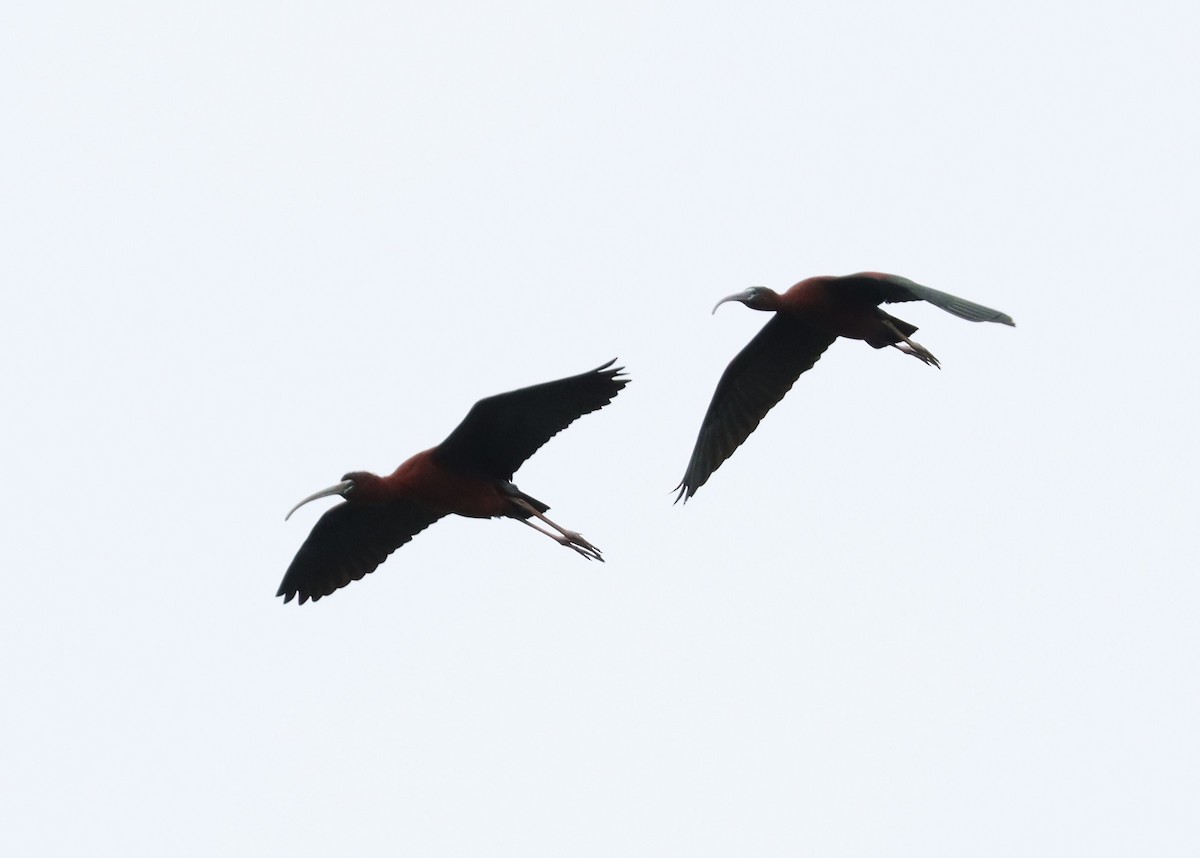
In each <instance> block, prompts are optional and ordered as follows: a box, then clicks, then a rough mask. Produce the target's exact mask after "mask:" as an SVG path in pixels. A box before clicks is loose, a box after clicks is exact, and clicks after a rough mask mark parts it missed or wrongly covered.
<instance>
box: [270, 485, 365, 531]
mask: <svg viewBox="0 0 1200 858" xmlns="http://www.w3.org/2000/svg"><path fill="white" fill-rule="evenodd" d="M352 488H354V480H342V481H341V482H340V483H338V484H337V485H336V486H330V487H329V488H327V489H321V490H320V491H319V492H317V493H316V494H311V495H309V496H308V497H306V498H305V499H304V500H302V501H300V503H298V504H296V505H295V506H294V507H292V509H291V511H290V512H288V514H287V515H285V516H284V517H283V520H284V521H287V520H288V519H289V518H291V517H292V513H293V512H295V511H296V510H298V509H300V507H302V506H304V505H305V504H306V503H308V502H309V501H315V500H316V499H317V498H327V497H329V496H330V495H344V494H346V492H348V491H350V489H352Z"/></svg>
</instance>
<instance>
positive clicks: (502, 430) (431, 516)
mask: <svg viewBox="0 0 1200 858" xmlns="http://www.w3.org/2000/svg"><path fill="white" fill-rule="evenodd" d="M613 363H615V361H609V362H608V363H606V364H605V365H604V366H601V367H597V368H596V369H594V370H592V371H591V372H585V373H581V374H580V375H574V376H571V377H570V378H562V379H558V380H557V381H550V382H546V383H545V384H538V385H534V386H532V387H524V388H521V389H520V390H513V391H509V392H508V393H501V394H499V395H497V396H489V397H488V398H487V399H481V400H480V401H479V402H477V403H475V405H474V407H473V408H471V410H470V411H469V412H468V413H467V416H466V417H465V418H464V419H463V421H462V423H460V424H458V427H457V428H456V429H455V430H454V431H453V432H451V433H450V435H449V436H448V437H447V438H446V440H444V441H443V442H442V443H441V444H439V445H437V446H436V447H433V448H432V449H429V450H425V451H423V452H421V453H417V454H416V455H415V456H413V457H412V458H410V459H409V460H408V461H406V462H404V464H402V465H401V466H400V467H398V468H397V469H396V470H395V472H394V473H392V474H391V475H390V476H387V477H379V476H376V475H375V474H369V473H365V472H362V471H355V472H353V473H349V474H346V475H345V476H344V477H342V481H341V482H339V483H338V484H337V485H334V486H330V487H329V488H327V489H323V490H322V491H319V492H317V493H316V494H313V495H310V496H309V497H306V498H305V499H304V500H302V501H300V503H298V504H296V506H295V507H293V508H292V511H291V512H289V513H288V517H289V518H290V517H291V515H292V513H293V512H295V511H296V510H297V509H299V508H300V507H302V506H304V504H306V503H308V502H309V501H311V500H316V499H317V498H321V497H326V496H328V495H341V496H342V498H344V501H343V502H342V503H340V504H338V505H337V506H335V507H333V508H332V509H330V510H329V511H328V512H326V513H325V514H324V515H322V516H321V518H320V519H318V521H317V523H316V525H315V526H314V527H313V529H312V533H310V534H309V536H308V539H306V540H305V542H304V544H303V545H302V546H300V550H299V552H297V554H296V558H295V559H294V560H293V561H292V564H291V566H289V567H288V570H287V572H286V574H284V576H283V583H281V584H280V585H279V592H278V593H276V595H277V596H283V597H284V598H283V601H284V602H290V601H291V600H292V598H293V597H294V596H296V595H299V596H300V604H303V603H304V602H306V601H307V600H308V599H312V600H313V601H314V602H315V601H317V600H318V599H320V598H321V597H322V596H328V595H329V594H330V593H332V592H333V591H334V590H337V589H338V588H339V587H345V586H346V585H347V584H349V583H350V582H351V581H357V580H358V579H359V578H362V577H363V576H364V575H366V574H367V573H368V572H371V571H373V570H374V569H375V568H376V567H377V566H379V564H380V563H382V562H383V561H384V560H385V559H387V556H388V555H389V554H391V553H392V552H393V551H395V550H396V549H397V548H399V547H400V546H401V545H404V544H405V543H406V542H408V541H409V540H410V539H412V538H413V537H414V536H416V535H417V534H418V533H420V532H421V531H422V530H424V529H425V528H426V527H428V526H429V525H431V524H433V523H434V522H435V521H437V520H438V519H439V518H441V517H442V516H445V515H449V514H450V513H455V514H457V515H463V516H467V517H470V518H491V517H503V518H514V519H516V520H517V521H520V522H522V523H524V524H527V525H529V526H530V527H532V528H533V529H534V530H537V531H538V532H539V533H544V534H546V535H547V536H549V537H551V538H552V539H554V540H555V541H556V542H558V543H559V544H560V545H565V546H567V547H568V548H570V549H572V550H573V551H575V552H577V553H578V554H581V555H583V556H584V557H586V558H588V559H589V560H592V559H594V560H601V561H603V559H604V558H602V557H601V556H600V550H599V549H598V548H596V546H594V545H592V544H591V543H590V542H588V541H587V540H586V539H584V538H583V537H582V536H580V535H579V534H578V533H576V532H574V531H572V530H567V529H565V528H563V527H560V526H559V525H557V524H555V523H554V522H553V521H551V520H550V519H548V518H547V517H546V516H545V513H546V511H547V510H548V509H549V507H548V506H547V505H546V504H544V503H542V502H541V501H539V500H537V499H535V498H533V497H531V496H530V495H527V494H525V493H524V492H523V491H521V490H520V489H518V488H517V487H516V486H515V485H513V483H512V477H513V472H514V471H516V470H517V468H519V467H520V466H521V463H522V462H524V461H525V460H526V459H528V458H529V457H530V456H532V455H533V454H534V452H535V451H536V450H537V449H538V448H539V447H541V446H542V445H543V444H545V443H546V442H547V441H549V440H550V439H551V438H552V437H553V436H555V435H557V434H558V433H559V432H561V431H562V430H563V429H565V428H566V427H567V426H569V425H570V424H571V423H572V422H574V421H575V419H576V418H578V417H581V416H583V415H584V414H588V413H590V412H592V411H596V410H598V409H600V408H603V407H604V406H605V405H607V404H608V403H609V402H611V401H612V399H613V397H614V396H616V395H617V393H618V392H619V391H620V390H621V388H623V387H624V386H625V385H626V384H627V383H628V381H629V379H628V378H626V377H624V376H622V375H620V373H621V372H622V371H623V368H622V367H617V368H616V369H610V367H611V366H612V365H613ZM533 519H537V520H538V521H541V522H543V523H544V524H545V525H547V526H548V527H549V528H550V529H547V528H544V527H542V526H539V525H538V524H536V523H535V522H534V521H533Z"/></svg>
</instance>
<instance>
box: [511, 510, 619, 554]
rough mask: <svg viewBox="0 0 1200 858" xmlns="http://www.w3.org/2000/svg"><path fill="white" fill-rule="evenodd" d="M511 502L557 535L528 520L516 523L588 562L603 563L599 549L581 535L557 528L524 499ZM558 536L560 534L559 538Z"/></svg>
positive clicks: (520, 520)
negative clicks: (564, 547)
mask: <svg viewBox="0 0 1200 858" xmlns="http://www.w3.org/2000/svg"><path fill="white" fill-rule="evenodd" d="M512 502H513V503H514V504H516V505H517V506H518V507H519V508H520V509H521V510H523V511H524V512H527V513H529V514H530V515H532V516H536V517H537V518H539V519H541V520H542V521H544V522H546V524H548V525H550V526H551V527H553V528H554V529H555V530H557V531H558V533H551V532H550V531H548V530H546V529H544V528H541V527H538V526H537V525H536V524H534V523H533V522H532V521H529V520H528V519H525V518H519V519H517V521H519V522H521V523H522V524H527V525H529V526H530V527H532V528H533V529H534V530H536V531H537V532H538V533H544V534H546V535H547V536H549V537H550V538H551V539H553V540H554V541H555V542H557V543H558V544H559V545H565V546H567V548H570V549H571V550H572V551H574V552H575V553H577V554H582V555H583V556H584V557H586V558H587V559H588V560H599V561H600V562H601V563H603V562H604V558H603V557H601V556H600V549H599V548H597V547H596V546H594V545H592V543H590V542H588V541H587V540H586V539H584V538H583V535H582V534H579V533H576V532H575V531H573V530H567V529H566V528H563V527H560V526H558V525H557V524H555V523H554V522H552V521H551V520H550V519H548V518H546V516H544V515H542V514H541V513H540V512H538V510H537V508H536V507H534V506H533V505H532V504H530V503H529V502H528V501H526V500H525V499H524V498H518V497H514V498H513V499H512ZM559 534H561V536H560V535H559Z"/></svg>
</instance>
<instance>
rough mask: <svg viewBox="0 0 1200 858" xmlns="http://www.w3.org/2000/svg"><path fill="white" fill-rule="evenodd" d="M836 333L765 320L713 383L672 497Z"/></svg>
mask: <svg viewBox="0 0 1200 858" xmlns="http://www.w3.org/2000/svg"><path fill="white" fill-rule="evenodd" d="M836 338H837V337H836V336H835V335H832V334H828V333H824V332H822V331H819V330H817V329H815V328H813V327H811V326H809V325H807V324H805V323H804V322H802V321H800V320H799V319H797V318H795V317H794V316H786V315H783V314H779V315H776V316H775V318H773V319H771V321H769V322H767V324H765V325H764V326H763V328H762V330H760V331H759V332H758V334H757V335H755V337H754V339H752V340H751V341H750V342H749V343H748V344H747V345H746V347H745V348H744V349H742V350H741V351H740V352H738V354H737V357H735V358H734V359H733V360H732V361H730V363H729V366H728V367H726V368H725V372H724V373H723V374H722V375H721V380H720V381H719V382H717V389H716V391H715V392H714V393H713V398H712V402H711V403H709V406H708V411H707V412H705V414H704V420H703V422H701V424H700V433H699V435H697V437H696V445H695V447H694V448H693V449H692V457H691V459H690V460H689V461H688V466H687V471H686V472H685V473H684V475H683V479H682V480H680V482H679V485H678V486H676V488H677V489H679V494H678V495H677V496H676V498H675V501H676V502H677V503H678V501H679V499H680V498H682V499H683V500H684V502H685V503H686V502H687V499H688V498H690V497H691V496H692V495H694V494H695V493H696V490H697V489H699V488H700V487H701V486H702V485H704V484H705V483H706V482H707V481H708V478H709V477H710V476H712V474H713V472H714V471H715V470H716V469H717V468H719V467H720V466H721V463H722V462H724V461H725V460H726V459H728V458H729V457H730V456H732V455H733V451H734V450H736V449H737V448H738V447H740V446H741V445H742V443H743V442H744V441H745V440H746V439H747V438H749V437H750V433H751V432H753V431H754V430H755V428H757V426H758V424H759V423H760V422H761V421H762V419H763V417H765V416H766V414H767V412H768V411H770V410H771V408H773V407H774V406H775V404H776V403H777V402H779V400H781V399H783V397H784V394H786V393H787V392H788V391H789V390H790V389H791V387H792V385H793V384H795V383H796V379H797V378H799V377H800V375H801V373H803V372H805V371H806V370H809V369H811V368H812V366H813V364H815V363H816V362H817V360H818V359H819V358H820V357H821V355H822V354H823V353H824V352H825V350H826V349H827V348H829V346H830V345H831V344H832V343H833V341H834V340H835V339H836Z"/></svg>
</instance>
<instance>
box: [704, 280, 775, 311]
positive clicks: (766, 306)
mask: <svg viewBox="0 0 1200 858" xmlns="http://www.w3.org/2000/svg"><path fill="white" fill-rule="evenodd" d="M727 301H740V302H741V303H743V304H745V305H746V306H747V307H749V308H750V309H751V310H774V309H777V307H778V305H779V294H778V293H777V292H775V290H774V289H768V288H767V287H766V286H751V287H750V288H749V289H745V290H743V291H741V292H738V293H737V294H736V295H729V296H728V297H725V298H722V299H721V300H720V301H718V302H717V303H716V305H715V306H714V307H713V308H712V311H713V312H714V313H715V312H717V307H720V306H721V305H722V304H724V303H725V302H727Z"/></svg>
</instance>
